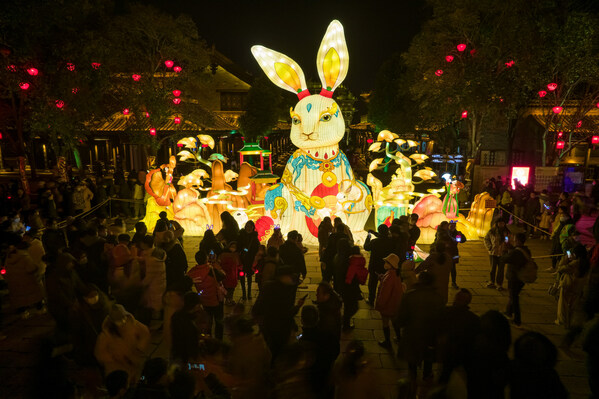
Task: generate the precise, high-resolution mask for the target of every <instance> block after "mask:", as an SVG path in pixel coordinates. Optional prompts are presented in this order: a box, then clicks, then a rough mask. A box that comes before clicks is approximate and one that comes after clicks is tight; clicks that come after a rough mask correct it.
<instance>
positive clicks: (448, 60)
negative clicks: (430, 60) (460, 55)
mask: <svg viewBox="0 0 599 399" xmlns="http://www.w3.org/2000/svg"><path fill="white" fill-rule="evenodd" d="M445 61H447V62H452V61H453V55H446V56H445Z"/></svg>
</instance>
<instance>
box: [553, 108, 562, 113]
mask: <svg viewBox="0 0 599 399" xmlns="http://www.w3.org/2000/svg"><path fill="white" fill-rule="evenodd" d="M552 110H553V113H554V114H559V113H560V112H562V110H563V108H562V107H560V106H556V107H553V108H552Z"/></svg>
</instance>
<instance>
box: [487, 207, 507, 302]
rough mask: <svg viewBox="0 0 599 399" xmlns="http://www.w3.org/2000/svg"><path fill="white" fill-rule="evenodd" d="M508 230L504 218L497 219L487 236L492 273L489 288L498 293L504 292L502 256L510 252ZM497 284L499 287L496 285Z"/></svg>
mask: <svg viewBox="0 0 599 399" xmlns="http://www.w3.org/2000/svg"><path fill="white" fill-rule="evenodd" d="M508 233H509V231H508V229H507V227H506V223H505V220H504V219H503V218H501V217H500V218H498V219H495V220H494V221H493V222H492V223H491V230H489V232H488V233H487V235H485V239H484V243H485V247H487V251H489V263H490V264H491V272H490V276H489V277H490V278H489V282H488V283H487V288H496V287H497V291H503V278H504V266H505V264H504V263H503V262H502V261H501V259H500V258H501V256H502V255H505V254H506V253H507V251H508V248H509V246H508V240H506V239H507V238H508ZM495 283H497V285H495Z"/></svg>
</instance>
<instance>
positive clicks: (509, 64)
mask: <svg viewBox="0 0 599 399" xmlns="http://www.w3.org/2000/svg"><path fill="white" fill-rule="evenodd" d="M514 64H515V62H514V60H509V61H508V62H506V63H505V66H506V68H511V67H513V66H514Z"/></svg>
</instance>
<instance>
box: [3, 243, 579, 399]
mask: <svg viewBox="0 0 599 399" xmlns="http://www.w3.org/2000/svg"><path fill="white" fill-rule="evenodd" d="M199 241H200V240H199V238H195V237H189V238H186V239H185V245H184V247H185V251H186V253H187V256H188V259H189V260H190V262H192V260H193V259H194V257H193V255H194V253H195V251H196V250H197V248H198V243H199ZM424 247H426V246H424ZM529 247H530V248H531V250H532V253H533V256H542V255H547V254H548V253H549V249H550V248H549V242H548V241H541V240H532V241H531V242H529ZM460 253H461V256H462V258H461V262H460V264H459V265H458V285H459V286H460V287H464V288H468V289H469V290H471V291H472V293H473V301H472V305H471V308H472V310H473V311H474V312H475V313H477V314H482V313H484V312H485V311H487V310H489V309H498V310H504V308H505V305H506V303H507V292H505V291H504V292H498V291H497V290H494V289H489V288H486V287H485V284H486V281H487V279H488V269H489V266H488V257H487V252H486V250H485V249H484V247H483V244H482V242H480V241H471V242H467V243H465V244H462V245H461V249H460ZM306 260H307V264H308V276H307V278H306V280H305V282H304V287H303V288H300V290H299V291H300V292H299V293H298V297H300V296H302V295H303V293H304V292H305V293H309V298H308V301H307V303H310V300H314V299H315V292H316V284H317V283H318V282H319V281H320V271H319V266H318V265H319V264H318V259H317V253H316V250H315V249H314V248H311V249H310V251H309V252H308V254H307V255H306ZM549 263H550V262H549V260H548V259H539V260H538V264H539V269H540V272H539V278H538V281H537V282H536V283H535V284H531V285H527V286H526V287H525V288H524V290H523V292H522V294H521V307H522V321H523V329H515V328H513V329H512V337H513V339H516V338H517V337H518V336H520V335H521V334H522V333H523V332H524V331H525V330H533V331H538V332H541V333H543V334H545V335H547V336H548V337H549V338H550V339H551V341H553V342H554V343H555V344H556V345H559V344H560V342H561V339H562V337H563V335H564V332H565V331H564V328H563V327H560V326H557V325H555V324H554V320H555V318H556V307H557V303H556V301H555V300H554V299H553V298H552V297H550V296H548V295H547V293H546V292H547V288H548V286H549V284H550V282H551V281H552V276H551V275H550V274H549V273H548V272H544V270H545V268H547V267H548V266H549ZM190 266H192V265H191V264H190ZM362 288H363V290H365V288H366V287H365V286H364V287H362ZM449 292H450V296H452V295H453V294H454V293H455V290H453V289H451V288H450V291H449ZM255 293H257V291H255ZM255 293H254V295H255ZM240 295H241V290H240V289H237V291H236V298H237V299H239V296H240ZM251 304H252V302H251V301H249V302H247V311H249V309H250V307H251ZM5 311H6V310H5ZM225 311H226V312H227V311H230V309H226V310H225ZM355 324H356V329H355V330H353V331H352V332H351V333H349V334H344V335H343V336H342V340H343V342H342V350H343V349H344V348H345V346H346V345H347V343H348V342H349V341H350V340H351V339H361V340H363V341H364V343H365V347H366V350H367V352H368V355H369V358H370V361H371V363H372V365H373V366H374V368H376V375H377V378H378V383H380V384H381V386H382V387H383V388H384V390H385V392H386V397H388V398H392V397H395V396H396V395H395V393H396V383H397V380H398V379H399V378H401V377H402V376H405V375H406V374H407V368H406V365H405V364H403V363H402V362H399V361H397V360H396V359H395V357H394V356H393V355H392V354H391V353H389V352H387V351H386V350H384V349H382V348H380V347H379V346H378V345H377V340H380V339H382V330H381V322H380V316H379V314H378V312H376V311H374V310H372V309H370V307H369V306H368V305H367V304H366V303H365V302H364V301H361V302H360V310H359V311H358V313H357V314H356V316H355ZM5 325H7V326H6V328H5V329H4V333H5V334H6V335H8V338H7V339H6V340H4V341H0V398H17V397H24V396H25V392H26V389H27V386H28V383H29V381H30V378H31V375H32V373H33V370H34V366H35V364H36V348H37V345H36V344H37V343H38V342H39V339H40V337H42V336H43V335H44V334H48V333H49V332H50V331H51V329H52V325H53V322H52V320H51V318H50V317H49V316H47V315H44V316H37V317H34V318H32V319H30V320H20V319H17V318H16V317H14V316H10V315H9V316H8V317H6V320H5ZM161 342H162V339H161V336H160V334H156V335H155V336H154V337H153V345H152V348H151V352H150V353H151V355H152V356H153V357H155V356H166V355H167V348H166V347H165V345H162V343H161ZM394 348H396V345H395V344H394ZM71 369H72V372H73V375H74V376H76V375H77V368H76V366H75V365H74V364H73V365H72V367H71ZM557 371H558V373H559V375H560V376H561V379H562V381H563V382H564V384H565V385H566V387H567V388H568V390H569V391H570V394H571V398H586V397H588V394H589V391H588V385H587V380H586V378H587V377H586V375H587V374H586V369H585V366H584V352H582V350H581V349H580V343H576V344H575V345H574V346H573V348H572V349H571V350H570V351H568V352H567V353H565V352H564V351H562V350H560V351H559V362H558V365H557Z"/></svg>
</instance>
